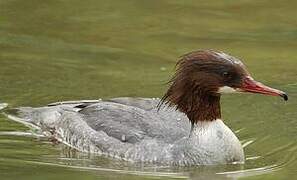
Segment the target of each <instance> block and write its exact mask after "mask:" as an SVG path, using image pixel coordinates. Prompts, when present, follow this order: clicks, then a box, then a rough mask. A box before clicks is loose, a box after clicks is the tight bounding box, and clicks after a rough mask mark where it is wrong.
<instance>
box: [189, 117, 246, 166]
mask: <svg viewBox="0 0 297 180" xmlns="http://www.w3.org/2000/svg"><path fill="white" fill-rule="evenodd" d="M189 143H191V144H195V146H196V147H199V148H200V150H199V151H201V152H200V153H201V154H210V155H211V156H213V159H216V160H218V161H224V160H226V161H231V160H232V158H234V159H239V160H240V161H244V159H243V158H244V156H243V149H242V146H241V143H240V142H239V140H238V138H237V137H236V136H235V134H234V133H233V132H232V131H231V130H230V129H229V128H228V127H227V126H226V125H225V124H224V123H223V121H222V120H221V119H217V120H214V121H199V122H198V123H196V124H195V125H194V127H193V130H192V132H191V134H190V137H189Z"/></svg>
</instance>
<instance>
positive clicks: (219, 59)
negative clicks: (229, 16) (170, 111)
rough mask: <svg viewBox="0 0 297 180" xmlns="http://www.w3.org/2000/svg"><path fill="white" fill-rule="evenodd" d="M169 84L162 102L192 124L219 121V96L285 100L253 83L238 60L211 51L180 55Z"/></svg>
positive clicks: (274, 92)
mask: <svg viewBox="0 0 297 180" xmlns="http://www.w3.org/2000/svg"><path fill="white" fill-rule="evenodd" d="M170 83H171V86H170V87H169V89H168V91H167V92H166V94H165V95H164V96H163V98H162V100H161V103H165V104H168V105H171V106H176V108H177V109H178V110H180V111H181V112H184V113H185V114H186V115H187V116H188V118H189V120H190V121H191V122H192V124H194V123H196V122H198V121H212V120H215V119H219V118H221V112H220V95H221V94H222V93H231V92H236V91H237V92H252V93H260V94H266V95H273V96H281V97H283V98H284V99H285V100H287V99H288V97H287V95H286V94H285V93H284V92H282V91H279V90H276V89H272V88H270V87H268V86H265V85H263V84H261V83H259V82H257V81H255V80H253V78H252V77H251V76H250V74H249V73H248V71H247V70H246V68H245V66H244V64H243V63H242V62H241V61H240V60H239V59H237V58H234V57H232V56H230V55H227V54H225V53H223V52H217V51H213V50H200V51H195V52H191V53H188V54H186V55H184V56H182V58H181V59H180V60H179V62H178V63H177V70H176V73H175V75H174V76H173V78H172V79H171V81H170Z"/></svg>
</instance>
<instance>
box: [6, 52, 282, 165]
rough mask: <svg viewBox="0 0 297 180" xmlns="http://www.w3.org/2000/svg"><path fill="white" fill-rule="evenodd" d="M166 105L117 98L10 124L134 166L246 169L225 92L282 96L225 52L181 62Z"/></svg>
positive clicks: (28, 111) (30, 113) (64, 106)
mask: <svg viewBox="0 0 297 180" xmlns="http://www.w3.org/2000/svg"><path fill="white" fill-rule="evenodd" d="M168 85H169V88H168V90H167V92H166V93H165V94H164V96H163V97H161V98H137V97H117V98H111V99H106V100H102V99H98V100H81V101H64V102H56V103H51V104H48V105H47V106H44V107H20V108H17V113H16V114H15V115H10V116H9V117H10V118H11V119H13V120H16V121H18V122H21V123H24V124H26V125H28V126H31V127H35V128H38V129H39V130H40V131H41V132H43V134H46V135H47V136H51V137H54V138H55V139H56V140H58V141H59V142H62V143H64V144H66V145H68V146H70V147H72V148H74V149H76V150H78V151H81V152H86V153H92V154H98V155H100V156H106V157H109V158H112V159H117V160H123V161H128V162H133V163H142V164H146V163H147V164H152V163H153V164H158V165H173V166H194V165H218V164H234V163H241V164H242V163H244V161H245V156H244V150H243V147H242V145H241V142H240V141H239V139H238V138H237V137H236V135H235V134H234V132H233V131H232V130H231V129H230V128H229V127H227V126H226V125H225V123H224V121H223V120H222V115H221V109H220V98H221V96H222V95H223V94H225V93H236V92H239V93H244V92H248V93H258V94H263V95H271V96H280V97H282V98H283V99H284V100H288V96H287V94H286V93H285V92H283V91H280V90H277V89H273V88H271V87H268V86H266V85H264V84H262V83H260V82H257V81H256V80H254V79H253V78H252V76H251V75H250V73H249V72H248V71H247V69H246V66H245V65H244V64H243V63H242V61H241V60H239V59H238V58H235V57H233V56H231V55H229V54H226V53H224V52H222V51H215V50H196V51H193V52H190V53H187V54H185V55H183V56H181V57H180V59H179V61H178V62H177V64H176V72H175V73H174V75H173V76H172V78H171V79H170V81H169V83H168Z"/></svg>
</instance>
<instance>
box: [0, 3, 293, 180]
mask: <svg viewBox="0 0 297 180" xmlns="http://www.w3.org/2000/svg"><path fill="white" fill-rule="evenodd" d="M296 6H297V3H296V2H292V1H268V0H263V1H247V0H240V1H229V0H227V1H220V2H218V1H178V0H164V1H157V0H152V1H145V0H131V1H120V0H118V1H104V0H84V1H79V0H72V1H66V0H43V1H37V0H26V1H17V0H1V1H0V22H1V23H0V101H1V102H6V103H8V104H9V107H19V106H41V105H45V104H47V103H50V102H55V101H64V100H79V99H98V98H110V97H118V96H133V97H160V96H162V94H163V93H164V91H165V90H166V85H164V83H165V82H166V81H167V80H168V79H169V77H170V75H171V74H172V72H173V68H174V65H175V62H176V61H177V59H178V57H179V56H180V55H182V54H184V53H186V52H189V51H193V50H196V49H201V48H202V49H208V48H211V49H218V50H223V51H225V52H228V53H230V54H232V55H234V56H236V57H239V58H241V59H243V61H244V62H245V64H246V65H247V66H248V69H249V70H250V72H251V73H252V74H253V76H254V77H255V79H257V80H259V81H262V82H263V83H265V84H267V85H270V86H272V87H275V88H278V89H281V90H284V91H286V92H288V94H289V101H288V102H283V101H282V100H281V99H280V98H277V97H264V96H260V95H227V96H224V97H223V100H222V107H223V118H224V119H225V122H226V124H228V126H230V127H231V128H232V129H233V130H234V131H236V134H237V136H238V137H239V139H240V140H241V141H242V142H243V144H245V145H246V147H245V153H246V158H247V161H246V164H244V165H226V166H213V167H191V168H177V167H175V168H169V167H146V166H142V165H139V164H138V165H132V164H127V163H125V162H116V161H113V160H111V159H108V158H103V157H98V156H94V155H89V154H82V153H79V152H76V151H75V150H72V149H69V148H67V147H65V146H64V145H62V144H53V143H51V142H49V140H48V139H46V138H44V137H38V138H37V137H32V136H31V134H30V133H31V132H30V130H29V129H28V128H27V127H24V126H23V125H20V124H18V123H15V122H12V121H11V120H9V119H7V118H6V117H5V116H4V115H1V116H0V175H1V179H2V178H3V179H20V177H21V179H30V180H31V179H41V178H42V179H65V178H66V179H70V178H71V179H100V178H101V179H106V178H110V179H118V178H119V177H120V178H122V179H155V178H158V179H163V178H164V179H172V178H191V179H229V178H231V179H232V178H235V179H236V178H239V179H289V178H290V179H291V178H293V177H295V176H297V169H296V167H297V161H296V157H297V142H296V133H297V121H296V116H297V111H296V107H297V100H296V98H297V93H296V92H297V53H296V48H297V41H296V40H297V21H296V17H297V11H296ZM17 132H18V133H17ZM33 133H34V132H33Z"/></svg>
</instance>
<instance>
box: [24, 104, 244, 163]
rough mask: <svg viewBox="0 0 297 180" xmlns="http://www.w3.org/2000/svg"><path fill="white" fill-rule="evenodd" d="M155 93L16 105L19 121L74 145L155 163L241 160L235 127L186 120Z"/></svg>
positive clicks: (218, 122)
mask: <svg viewBox="0 0 297 180" xmlns="http://www.w3.org/2000/svg"><path fill="white" fill-rule="evenodd" d="M159 101H160V99H154V98H152V99H151V98H115V99H111V100H107V101H101V100H98V101H90V102H83V101H78V102H64V103H63V102H62V103H54V104H51V105H49V106H48V107H40V108H31V107H23V108H19V117H20V118H21V121H23V122H24V123H29V124H32V125H35V126H37V127H39V128H41V129H42V131H44V132H51V134H53V135H54V136H55V138H57V139H58V140H59V141H61V142H63V143H65V144H67V145H69V146H72V147H74V148H76V149H77V150H79V151H83V152H89V153H97V154H102V155H106V156H109V157H113V158H118V159H123V160H127V161H132V162H142V163H156V164H160V165H180V166H187V165H212V164H227V163H232V162H239V163H243V162H244V153H243V149H242V146H241V144H240V142H239V140H238V139H237V137H236V136H235V135H234V133H233V132H232V131H231V130H230V129H229V128H228V127H227V126H226V125H225V124H224V123H223V122H222V120H220V119H217V120H214V121H201V122H199V123H197V124H195V125H194V127H193V130H192V131H191V124H190V123H189V120H188V118H187V117H186V115H185V114H183V113H181V112H179V111H177V110H176V109H175V108H171V107H161V108H160V110H159V111H158V109H157V104H158V103H159Z"/></svg>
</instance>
